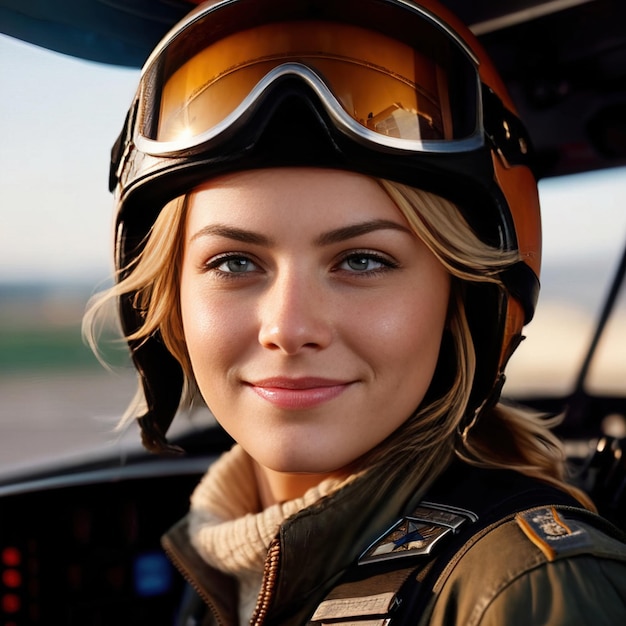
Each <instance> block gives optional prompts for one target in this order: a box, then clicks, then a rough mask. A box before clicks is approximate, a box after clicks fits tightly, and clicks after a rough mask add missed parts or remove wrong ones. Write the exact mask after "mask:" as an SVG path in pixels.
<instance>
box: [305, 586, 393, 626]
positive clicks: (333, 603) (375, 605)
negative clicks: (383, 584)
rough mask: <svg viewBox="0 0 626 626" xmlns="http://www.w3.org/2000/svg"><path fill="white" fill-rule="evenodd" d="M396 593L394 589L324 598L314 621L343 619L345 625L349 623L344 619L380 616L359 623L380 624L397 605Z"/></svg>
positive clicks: (323, 621) (324, 621) (312, 619)
mask: <svg viewBox="0 0 626 626" xmlns="http://www.w3.org/2000/svg"><path fill="white" fill-rule="evenodd" d="M397 602H398V600H397V598H396V594H395V593H393V592H392V591H389V592H387V593H379V594H376V595H373V596H364V597H359V598H336V599H333V600H324V602H322V603H321V604H320V605H319V606H318V607H317V610H316V611H315V613H314V614H313V617H312V618H311V621H312V622H322V624H325V623H326V622H328V621H334V622H336V621H338V620H341V621H342V624H344V626H347V624H348V623H352V622H348V623H346V622H344V621H343V620H346V619H348V620H350V619H352V620H354V619H359V618H361V619H362V618H367V617H369V618H373V617H375V616H379V619H375V620H366V621H359V624H361V626H363V624H370V623H371V624H379V623H383V622H384V621H385V620H386V619H387V617H386V616H387V615H388V614H389V613H391V612H393V611H394V610H395V609H396V607H397Z"/></svg>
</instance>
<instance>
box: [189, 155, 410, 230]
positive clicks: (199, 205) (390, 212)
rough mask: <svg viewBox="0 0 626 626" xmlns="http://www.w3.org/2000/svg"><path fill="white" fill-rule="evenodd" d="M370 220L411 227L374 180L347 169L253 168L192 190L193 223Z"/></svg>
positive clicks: (321, 224)
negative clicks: (385, 220) (382, 220)
mask: <svg viewBox="0 0 626 626" xmlns="http://www.w3.org/2000/svg"><path fill="white" fill-rule="evenodd" d="M370 219H387V220H394V221H397V222H398V223H399V224H402V225H405V226H406V225H407V224H406V221H405V219H404V217H403V216H402V214H401V213H400V211H399V210H398V208H397V207H396V205H395V204H394V202H393V201H392V200H391V198H389V196H388V195H387V194H386V193H385V191H384V190H383V189H382V187H381V186H380V185H379V184H378V183H377V182H376V181H375V180H374V179H372V178H369V177H367V176H364V175H362V174H357V173H355V172H349V171H344V170H331V169H317V168H303V167H293V168H273V169H261V170H249V171H243V172H237V173H233V174H228V175H226V176H222V177H218V178H215V179H211V180H210V181H208V182H206V183H205V184H203V185H201V186H199V187H196V188H195V189H194V190H193V191H192V192H191V193H190V194H189V216H188V223H189V225H190V226H193V225H194V224H198V225H199V224H200V223H201V222H205V223H206V222H207V221H220V222H228V223H233V222H236V223H238V225H242V226H245V225H248V226H250V227H254V226H260V227H263V226H264V225H265V226H267V225H268V224H269V222H270V221H271V222H272V223H274V224H275V223H276V222H278V223H283V224H286V225H287V224H291V225H293V224H297V225H298V226H300V227H304V226H305V225H309V226H311V227H315V226H319V227H320V228H322V227H330V228H333V227H338V226H341V225H344V224H345V223H346V222H354V221H361V220H370Z"/></svg>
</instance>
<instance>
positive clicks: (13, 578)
mask: <svg viewBox="0 0 626 626" xmlns="http://www.w3.org/2000/svg"><path fill="white" fill-rule="evenodd" d="M2 582H3V583H4V584H5V586H6V587H10V588H11V589H16V588H17V587H20V586H21V584H22V575H21V574H20V572H19V571H18V570H16V569H7V570H4V572H2Z"/></svg>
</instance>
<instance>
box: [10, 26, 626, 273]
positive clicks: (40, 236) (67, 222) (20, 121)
mask: <svg viewBox="0 0 626 626" xmlns="http://www.w3.org/2000/svg"><path fill="white" fill-rule="evenodd" d="M138 76H139V72H138V70H129V69H122V68H112V67H109V66H104V65H100V64H95V63H91V62H87V61H81V60H77V59H73V58H70V57H67V56H64V55H61V54H57V53H53V52H50V51H48V50H43V49H40V48H37V47H34V46H31V45H28V44H25V43H22V42H20V41H18V40H15V39H12V38H9V37H5V36H0V93H1V94H2V96H0V137H2V141H1V142H0V211H1V217H2V219H1V221H0V282H7V281H9V282H20V281H27V282H33V281H37V282H40V281H59V280H64V281H66V280H86V281H93V280H94V279H95V280H97V281H99V280H105V279H106V278H108V276H109V275H110V273H111V270H112V264H111V254H112V252H111V251H112V222H113V212H112V198H111V195H110V194H109V192H108V189H107V181H108V158H109V151H110V147H111V145H112V144H113V142H114V141H115V139H116V137H117V135H118V133H119V132H120V130H121V127H122V123H123V120H124V117H125V115H126V111H127V109H128V106H129V104H130V101H131V98H132V95H133V93H134V90H135V88H136V83H137V80H138ZM541 193H542V204H543V220H544V232H545V240H544V241H545V245H544V259H545V260H546V262H550V261H555V262H560V261H566V260H568V259H572V257H573V256H575V257H578V258H579V259H580V258H581V257H585V256H588V257H590V258H591V257H594V258H596V257H597V258H610V257H611V256H612V257H615V255H616V254H618V251H619V250H620V248H621V246H622V245H623V242H624V241H625V239H626V208H625V206H626V169H624V168H622V169H621V170H610V171H607V172H600V173H595V174H588V175H584V176H579V177H577V178H576V179H574V178H572V177H568V178H565V179H551V180H548V181H545V182H544V183H542V185H541Z"/></svg>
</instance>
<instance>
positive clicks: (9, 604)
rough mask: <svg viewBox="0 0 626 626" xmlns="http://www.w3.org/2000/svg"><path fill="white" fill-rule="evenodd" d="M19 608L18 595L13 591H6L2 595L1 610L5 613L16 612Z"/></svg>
mask: <svg viewBox="0 0 626 626" xmlns="http://www.w3.org/2000/svg"><path fill="white" fill-rule="evenodd" d="M20 608H21V602H20V598H19V596H16V595H15V594H14V593H7V594H5V595H4V596H2V610H3V611H4V612H5V613H17V612H18V611H19V610H20Z"/></svg>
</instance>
